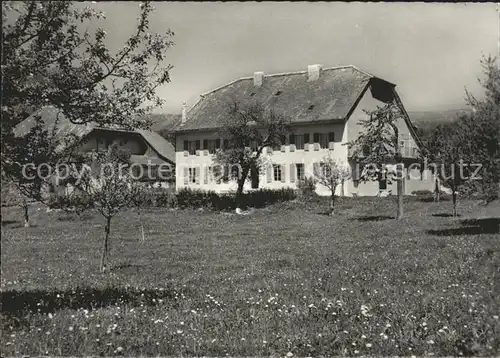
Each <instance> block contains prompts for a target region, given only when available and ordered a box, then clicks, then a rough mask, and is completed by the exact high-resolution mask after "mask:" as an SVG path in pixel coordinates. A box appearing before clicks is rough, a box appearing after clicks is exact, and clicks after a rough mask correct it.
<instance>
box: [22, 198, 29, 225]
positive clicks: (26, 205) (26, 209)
mask: <svg viewBox="0 0 500 358" xmlns="http://www.w3.org/2000/svg"><path fill="white" fill-rule="evenodd" d="M22 206H23V209H24V227H30V217H29V212H28V209H29V208H28V201H27V200H26V199H23V205H22Z"/></svg>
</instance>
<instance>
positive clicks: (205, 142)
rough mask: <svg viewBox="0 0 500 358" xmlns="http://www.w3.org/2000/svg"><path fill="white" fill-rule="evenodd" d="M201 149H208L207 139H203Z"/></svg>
mask: <svg viewBox="0 0 500 358" xmlns="http://www.w3.org/2000/svg"><path fill="white" fill-rule="evenodd" d="M203 149H208V139H203Z"/></svg>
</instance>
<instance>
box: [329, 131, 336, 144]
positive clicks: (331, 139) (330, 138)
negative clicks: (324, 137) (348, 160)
mask: <svg viewBox="0 0 500 358" xmlns="http://www.w3.org/2000/svg"><path fill="white" fill-rule="evenodd" d="M328 141H329V142H335V132H330V133H328Z"/></svg>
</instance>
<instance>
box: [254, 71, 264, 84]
mask: <svg viewBox="0 0 500 358" xmlns="http://www.w3.org/2000/svg"><path fill="white" fill-rule="evenodd" d="M263 80H264V72H255V73H254V74H253V85H254V86H255V87H260V86H262V81H263Z"/></svg>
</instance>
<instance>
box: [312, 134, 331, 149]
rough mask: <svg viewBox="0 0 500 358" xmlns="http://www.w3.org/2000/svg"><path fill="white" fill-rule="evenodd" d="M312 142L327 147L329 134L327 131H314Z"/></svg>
mask: <svg viewBox="0 0 500 358" xmlns="http://www.w3.org/2000/svg"><path fill="white" fill-rule="evenodd" d="M313 139H314V143H319V147H320V148H328V139H329V134H327V133H314V135H313Z"/></svg>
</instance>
